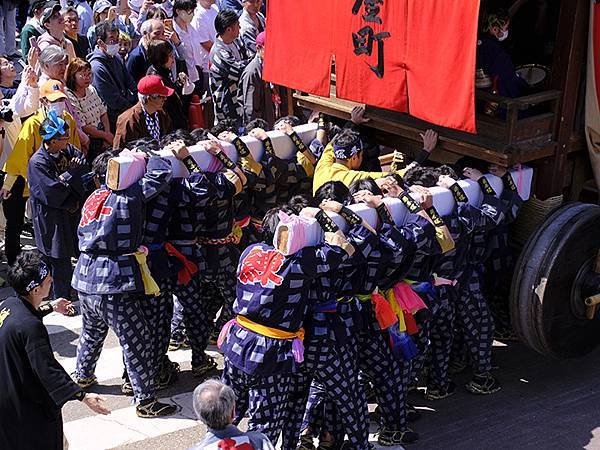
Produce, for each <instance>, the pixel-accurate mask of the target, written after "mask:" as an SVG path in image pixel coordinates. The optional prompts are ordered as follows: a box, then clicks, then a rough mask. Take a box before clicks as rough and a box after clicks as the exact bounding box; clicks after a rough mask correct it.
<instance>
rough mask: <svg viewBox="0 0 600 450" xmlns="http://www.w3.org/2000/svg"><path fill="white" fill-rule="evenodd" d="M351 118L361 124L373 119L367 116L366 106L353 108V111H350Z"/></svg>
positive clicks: (353, 121)
mask: <svg viewBox="0 0 600 450" xmlns="http://www.w3.org/2000/svg"><path fill="white" fill-rule="evenodd" d="M350 120H351V121H352V123H355V124H356V125H361V124H363V123H367V122H370V121H371V119H368V118H366V117H365V107H364V106H355V107H354V108H352V111H351V112H350Z"/></svg>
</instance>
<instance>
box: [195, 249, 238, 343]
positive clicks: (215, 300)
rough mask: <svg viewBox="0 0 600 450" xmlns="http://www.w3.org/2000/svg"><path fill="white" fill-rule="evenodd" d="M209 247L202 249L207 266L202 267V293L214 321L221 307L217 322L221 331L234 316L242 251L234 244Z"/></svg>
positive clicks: (217, 326) (204, 302)
mask: <svg viewBox="0 0 600 450" xmlns="http://www.w3.org/2000/svg"><path fill="white" fill-rule="evenodd" d="M207 247H210V248H204V249H202V251H203V252H204V258H205V260H206V263H205V264H206V267H205V268H202V267H201V268H200V284H201V295H202V296H203V304H205V305H207V307H208V309H209V317H210V318H211V320H212V321H214V320H215V318H216V316H217V312H218V311H219V309H221V314H220V315H219V318H218V319H217V321H216V324H215V328H216V329H217V330H219V331H220V330H221V328H223V325H225V324H226V323H227V322H229V320H231V319H232V318H233V303H234V302H235V297H236V284H237V265H238V262H239V259H240V252H239V250H238V249H237V247H236V246H235V245H234V244H227V245H220V246H207Z"/></svg>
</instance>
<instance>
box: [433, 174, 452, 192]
mask: <svg viewBox="0 0 600 450" xmlns="http://www.w3.org/2000/svg"><path fill="white" fill-rule="evenodd" d="M454 183H456V180H455V179H454V178H452V177H451V176H450V175H440V178H439V180H438V182H437V185H438V186H440V187H443V188H446V189H450V187H451V186H452V185H453V184H454Z"/></svg>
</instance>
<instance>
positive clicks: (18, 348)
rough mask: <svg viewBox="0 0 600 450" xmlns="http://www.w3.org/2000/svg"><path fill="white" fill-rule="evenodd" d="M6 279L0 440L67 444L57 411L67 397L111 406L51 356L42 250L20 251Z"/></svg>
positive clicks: (0, 341)
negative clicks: (12, 292)
mask: <svg viewBox="0 0 600 450" xmlns="http://www.w3.org/2000/svg"><path fill="white" fill-rule="evenodd" d="M8 282H9V284H10V285H11V287H12V288H13V289H14V290H15V292H16V296H11V297H9V298H8V299H6V300H4V301H3V302H2V303H0V307H1V308H2V310H3V311H5V312H6V311H8V315H6V316H5V317H3V319H4V320H3V322H2V326H1V327H0V353H1V354H2V359H1V360H0V414H1V415H2V421H0V442H2V444H3V447H4V448H6V449H9V448H10V449H26V448H27V449H33V448H45V449H62V448H67V445H66V441H65V439H64V436H63V421H62V415H61V408H62V406H63V405H64V404H65V403H66V402H68V401H70V400H79V401H81V402H83V403H84V404H85V405H86V406H87V407H88V408H90V409H91V410H93V411H95V412H97V413H99V414H109V412H110V411H109V410H108V409H107V408H106V406H105V404H104V398H102V397H101V396H99V395H98V394H92V393H85V392H84V391H83V390H82V389H81V388H80V387H79V386H77V385H76V384H75V383H74V382H73V380H72V379H71V378H70V377H69V375H68V374H67V372H65V369H64V368H63V367H62V366H61V365H60V363H59V362H58V361H57V360H56V359H55V358H54V354H53V353H52V346H51V345H50V338H49V337H48V331H47V330H46V327H45V326H44V324H43V323H42V316H43V315H44V313H43V312H42V307H43V306H45V305H42V302H43V300H44V299H45V298H46V297H48V294H49V293H50V289H51V287H52V276H51V275H50V271H49V269H48V266H47V265H46V264H45V263H44V262H43V261H42V258H41V256H40V254H39V253H38V252H37V251H27V252H23V254H22V255H21V256H20V257H19V259H18V260H17V262H16V264H15V265H14V266H13V267H11V268H10V269H9V271H8ZM51 305H52V307H51V308H46V311H48V312H51V311H52V309H53V308H54V309H55V310H56V311H57V312H60V313H62V314H70V313H72V306H71V305H70V303H69V302H67V301H66V300H64V299H61V300H59V301H54V302H51Z"/></svg>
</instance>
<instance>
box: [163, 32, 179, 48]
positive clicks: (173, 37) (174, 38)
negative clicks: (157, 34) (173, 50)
mask: <svg viewBox="0 0 600 450" xmlns="http://www.w3.org/2000/svg"><path fill="white" fill-rule="evenodd" d="M165 37H166V38H167V40H169V41H171V42H172V43H173V45H176V46H177V45H179V43H180V42H181V40H180V39H179V36H178V35H177V32H176V31H175V30H173V31H171V30H168V29H166V28H165Z"/></svg>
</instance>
